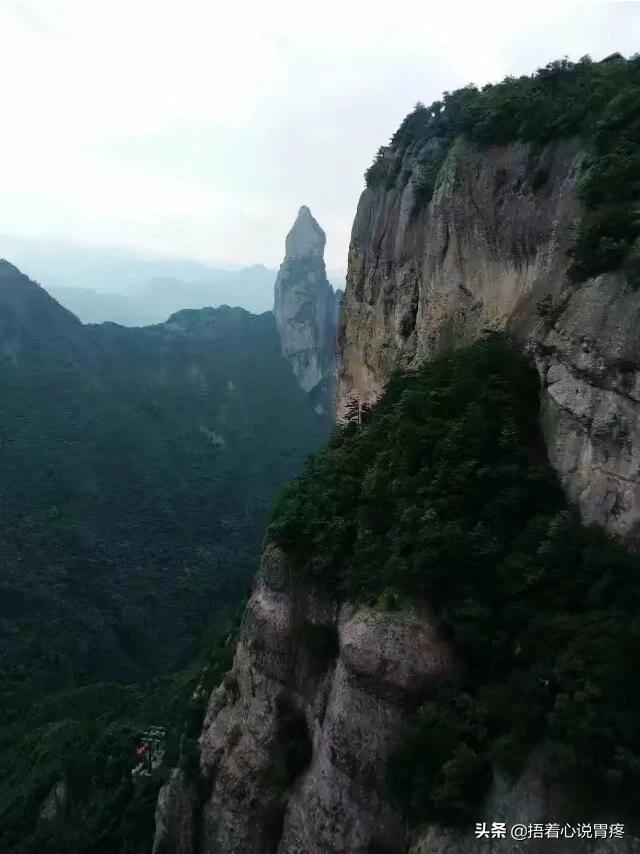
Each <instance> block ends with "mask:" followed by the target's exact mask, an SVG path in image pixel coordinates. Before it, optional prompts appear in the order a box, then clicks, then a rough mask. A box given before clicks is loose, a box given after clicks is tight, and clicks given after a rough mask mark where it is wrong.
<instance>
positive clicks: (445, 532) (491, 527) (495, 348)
mask: <svg viewBox="0 0 640 854" xmlns="http://www.w3.org/2000/svg"><path fill="white" fill-rule="evenodd" d="M362 422H363V423H361V424H358V423H357V422H356V421H352V422H350V423H348V424H347V425H345V426H343V427H341V428H339V429H338V430H337V432H336V433H335V435H334V437H333V438H332V440H331V442H330V444H329V447H328V448H327V450H326V451H325V452H324V453H322V454H319V455H317V456H316V457H315V458H314V459H312V460H311V462H310V463H309V465H308V466H307V469H306V471H305V472H304V474H303V475H302V477H300V478H299V479H298V480H297V481H296V482H295V483H294V484H292V485H291V486H289V487H288V488H287V489H286V490H285V492H284V494H283V495H282V497H281V499H280V501H279V504H278V506H277V509H276V512H275V515H274V518H273V521H272V523H271V525H270V527H269V529H268V536H269V537H270V538H271V539H272V540H274V541H275V542H276V543H278V544H279V545H280V546H282V547H283V548H285V549H286V550H288V551H289V552H290V553H291V554H293V555H294V556H295V557H296V560H295V566H296V567H297V569H296V571H297V572H298V573H299V574H300V576H301V577H303V578H305V579H306V580H308V581H310V582H313V583H315V584H318V585H321V586H325V587H328V588H330V589H331V590H334V591H338V595H339V596H341V597H343V598H348V599H351V600H360V601H365V602H369V603H372V604H376V605H380V604H382V606H383V607H386V608H393V607H410V606H411V605H412V604H415V603H416V602H421V601H424V602H427V603H429V604H430V605H431V606H433V607H435V608H436V609H437V610H438V613H439V622H440V630H441V631H442V633H443V635H444V636H446V637H450V638H451V639H452V641H453V643H454V644H455V647H456V648H457V650H458V654H459V656H460V658H461V660H462V661H464V662H465V664H466V668H465V673H464V675H462V676H460V677H459V678H457V679H456V680H455V681H454V682H453V683H452V684H448V685H445V686H443V688H442V690H441V692H440V694H439V695H438V696H437V697H433V698H429V699H428V700H427V701H426V702H425V704H424V705H423V706H422V707H421V708H420V709H419V710H418V712H417V713H416V715H415V718H414V720H413V722H412V723H411V725H410V726H409V728H408V730H407V732H406V734H405V737H404V738H403V739H402V741H401V743H400V744H399V745H398V748H397V750H396V752H395V754H394V756H393V757H392V759H391V762H390V764H389V786H390V790H391V792H392V793H393V795H394V797H395V798H397V800H398V801H399V802H400V803H401V804H402V805H403V807H404V808H405V809H406V810H407V813H408V814H409V816H410V817H411V818H412V819H420V818H424V817H427V816H428V817H436V818H438V819H440V820H442V821H446V822H463V821H465V820H467V819H469V818H470V817H472V816H473V815H474V814H477V812H476V813H474V807H475V806H476V805H477V803H478V801H479V800H480V799H481V798H482V796H483V794H484V792H485V789H486V784H487V783H488V780H489V775H488V769H489V767H490V765H491V764H496V765H498V766H499V767H501V768H503V769H504V770H506V771H509V772H517V771H518V770H519V769H520V768H521V767H522V763H523V761H524V760H525V758H526V756H527V755H528V754H529V753H530V751H531V749H532V748H533V747H534V746H535V745H537V744H539V743H540V742H545V743H547V744H548V745H549V750H550V751H551V755H552V756H553V763H552V764H553V768H554V772H555V773H556V774H557V775H558V776H559V777H560V778H561V779H562V780H563V782H564V783H565V785H571V786H572V787H576V788H577V789H579V792H577V793H576V803H578V802H588V801H589V799H590V798H591V797H594V798H595V796H596V795H597V802H598V804H599V806H600V807H602V806H603V803H606V802H609V803H611V804H613V805H614V806H615V808H616V814H618V813H619V812H621V811H623V810H626V811H627V813H628V815H629V816H632V815H633V813H634V810H635V803H634V801H633V793H634V792H635V791H636V789H637V786H638V785H640V723H639V722H640V688H638V685H639V684H640V683H639V681H638V675H639V673H640V645H639V644H638V642H637V641H638V636H639V633H640V621H639V620H638V616H637V615H638V613H639V612H640V559H638V558H637V557H635V556H630V555H629V554H627V553H626V551H625V550H623V549H622V548H621V547H620V546H618V545H617V544H616V543H615V542H613V541H611V540H610V539H609V538H608V537H607V536H606V535H605V534H604V533H603V532H602V531H600V530H590V529H585V528H583V527H582V526H581V525H580V523H579V521H578V519H577V518H576V515H575V514H574V513H573V512H572V511H571V510H570V509H568V508H567V506H566V502H565V499H564V496H563V493H562V491H561V489H560V487H559V485H558V482H557V478H556V476H555V473H554V472H553V471H552V469H551V467H550V465H549V463H548V461H547V458H546V453H545V448H544V443H543V440H542V437H541V434H540V429H539V399H538V378H537V374H536V372H535V370H534V368H533V367H532V366H530V365H529V363H528V362H527V360H526V359H525V357H524V356H522V355H521V354H519V353H518V352H517V350H516V349H515V348H513V347H512V346H511V345H510V343H509V342H508V341H507V340H505V339H503V338H502V337H500V336H490V337H489V338H487V339H485V340H483V341H482V342H480V343H477V344H476V345H474V346H472V347H470V348H468V349H466V350H462V351H457V352H454V353H451V354H449V355H446V356H443V357H441V358H439V359H437V360H435V361H433V362H430V363H428V364H426V365H425V366H424V367H423V368H422V369H421V370H420V371H419V372H416V373H413V374H408V375H401V376H397V377H395V378H394V379H393V380H392V381H391V383H390V386H389V389H388V391H387V393H386V394H385V396H384V397H383V399H382V400H381V401H380V403H379V404H378V405H377V406H376V407H375V408H374V409H373V410H371V411H369V412H367V413H366V417H363V418H362Z"/></svg>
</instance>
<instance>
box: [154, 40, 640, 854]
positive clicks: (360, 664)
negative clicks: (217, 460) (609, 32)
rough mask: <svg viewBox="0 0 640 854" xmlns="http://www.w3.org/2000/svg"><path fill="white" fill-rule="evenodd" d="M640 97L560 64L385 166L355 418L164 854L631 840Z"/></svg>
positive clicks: (189, 779)
mask: <svg viewBox="0 0 640 854" xmlns="http://www.w3.org/2000/svg"><path fill="white" fill-rule="evenodd" d="M639 96H640V59H639V58H638V57H634V58H632V59H630V60H625V59H623V58H622V57H620V56H619V55H613V56H612V57H609V58H608V59H607V60H606V61H604V62H602V63H593V62H591V60H589V59H588V58H584V59H583V60H581V61H580V62H579V63H575V64H573V63H570V62H568V61H567V60H562V61H559V62H556V63H551V64H550V65H548V66H546V67H545V68H543V69H539V70H538V71H537V72H536V73H535V74H533V75H531V76H530V77H522V78H518V79H514V78H507V79H506V80H505V81H503V82H502V83H500V84H496V85H489V86H487V87H485V88H484V89H482V90H478V89H476V88H475V87H473V86H469V87H466V88H464V89H461V90H457V91H455V92H449V93H446V94H445V95H444V97H443V100H442V101H437V102H435V103H434V104H432V105H431V106H429V107H426V106H424V105H422V104H419V105H417V107H416V109H415V110H414V111H413V112H412V113H410V114H409V115H408V116H407V118H406V119H405V120H404V121H403V123H402V125H401V126H400V128H399V129H398V131H397V132H396V134H394V136H393V138H392V140H391V142H390V144H389V145H388V146H384V147H383V148H381V149H380V151H379V153H378V155H377V157H376V159H375V161H374V163H373V164H372V166H371V168H370V169H369V170H368V171H367V174H366V182H367V187H366V189H365V190H364V192H363V194H362V196H361V198H360V202H359V205H358V211H357V213H356V219H355V223H354V228H353V232H352V241H351V246H350V250H349V267H348V273H347V285H346V292H345V295H344V298H343V301H342V309H341V315H340V324H339V333H338V377H339V397H338V401H339V414H340V416H341V420H342V423H341V425H340V426H339V427H338V429H337V430H336V431H335V433H334V435H333V436H332V438H331V440H330V441H329V443H328V445H327V447H326V449H325V450H324V451H323V452H322V453H320V454H318V455H316V456H315V457H314V458H313V459H312V460H311V461H310V462H309V464H308V465H307V467H306V469H305V471H304V473H303V475H302V476H301V477H300V478H299V479H298V480H297V481H296V482H295V483H294V484H293V485H292V486H291V487H289V488H287V489H286V490H285V491H284V493H283V495H282V496H281V498H280V501H279V502H278V505H277V508H276V510H275V513H274V515H273V518H272V522H271V524H270V525H269V527H268V529H267V536H266V538H265V550H264V553H263V558H262V564H261V569H260V571H259V573H258V576H257V580H256V585H255V589H254V591H253V593H252V595H251V598H250V599H249V602H248V603H247V607H246V611H245V616H244V620H243V624H242V628H241V631H240V633H239V637H238V642H237V646H236V650H235V656H234V661H233V665H232V667H231V670H230V671H229V673H227V674H226V675H225V677H224V679H223V680H222V681H221V682H220V684H219V685H218V687H217V688H216V689H215V690H214V691H213V692H212V694H211V696H210V698H209V702H208V705H207V709H206V713H203V717H202V728H201V734H200V738H199V747H200V752H199V757H198V762H197V763H194V766H193V767H192V768H191V769H189V770H188V771H186V770H185V769H183V768H177V769H175V770H174V772H172V774H171V777H170V779H169V780H168V781H166V782H165V784H164V785H163V788H162V790H161V793H160V796H159V799H158V804H157V813H156V832H155V841H154V847H153V851H154V854H194V852H196V851H198V852H200V854H214V852H219V851H224V852H225V854H250V853H252V852H255V853H256V854H257V852H269V851H273V852H278V854H293V852H301V851H304V852H306V854H326V852H332V854H343V853H344V854H347V852H349V854H374V852H378V854H380V852H384V854H408V852H410V854H426V852H429V854H445V852H446V854H462V852H465V854H468V852H472V854H474V853H475V852H478V854H479V852H482V851H485V850H488V847H491V849H492V850H493V849H494V848H495V850H500V849H501V847H502V846H503V845H504V846H505V847H508V848H509V849H511V848H512V847H513V846H515V847H513V850H518V851H537V850H541V848H542V845H543V842H539V841H538V838H539V837H538V835H537V834H539V833H540V832H542V833H543V835H544V834H546V836H547V838H546V839H544V844H545V845H546V844H547V839H549V838H554V834H555V832H557V845H558V850H561V851H567V852H569V851H575V852H578V851H585V850H589V851H592V852H597V854H605V852H615V854H626V852H632V851H635V850H637V849H638V846H639V845H640V840H639V836H638V833H639V828H638V822H637V807H636V804H635V799H636V793H637V791H638V789H639V788H640V775H639V772H638V769H639V768H640V731H639V730H638V726H637V721H638V720H639V719H640V695H639V694H638V691H637V689H636V686H637V684H638V675H639V674H640V659H639V657H638V644H637V613H638V607H640V581H639V579H640V559H639V558H638V555H637V514H638V512H639V511H638V506H639V505H638V465H637V446H638V441H639V438H638V437H639V436H640V430H639V427H640V425H639V423H638V395H637V387H638V376H639V375H640V373H639V359H638V355H639V354H638V349H637V348H638V336H637V328H638V311H639V308H640V303H639V296H638V294H639V291H638V290H637V288H638V269H639V268H638V238H639V237H640V223H638V219H637V195H638V186H639V181H640V172H639V171H638V163H639V160H638V139H640V126H639V124H638V122H639V121H640V118H639V117H640V113H639V112H638V104H640V97H639ZM311 234H312V245H315V246H317V247H319V246H320V245H321V239H320V238H319V236H318V235H317V233H316V232H315V231H314V232H311ZM316 254H317V250H316ZM587 816H588V817H589V821H588V822H586V823H585V818H586V817H587ZM494 821H495V822H501V823H503V824H504V829H505V837H506V838H505V841H504V842H502V841H501V839H500V836H499V826H494V827H493V830H494V831H495V830H496V827H497V832H498V835H497V836H496V840H495V842H494V841H493V839H489V841H487V839H486V838H482V830H483V823H484V824H486V830H487V833H488V834H489V835H491V832H492V823H493V822H494ZM593 822H595V823H593ZM478 823H479V825H478ZM514 826H517V827H518V829H520V828H523V829H524V836H523V837H522V839H521V840H520V841H516V842H515V843H512V842H511V841H507V839H508V836H509V833H510V830H511V828H512V827H514ZM474 827H475V829H476V833H474ZM478 827H479V828H480V834H478V832H477V831H478ZM528 828H530V830H529V829H528ZM603 828H605V830H604V833H605V836H606V838H604V837H603V835H602V832H603ZM596 830H597V834H596ZM587 839H589V840H590V841H589V842H586V841H585V840H587ZM552 844H554V843H552Z"/></svg>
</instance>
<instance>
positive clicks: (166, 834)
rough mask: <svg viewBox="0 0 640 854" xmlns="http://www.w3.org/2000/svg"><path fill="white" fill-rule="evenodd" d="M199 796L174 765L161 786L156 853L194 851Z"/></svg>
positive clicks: (157, 808)
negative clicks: (169, 775) (167, 778)
mask: <svg viewBox="0 0 640 854" xmlns="http://www.w3.org/2000/svg"><path fill="white" fill-rule="evenodd" d="M198 806H199V798H198V794H197V792H196V789H195V786H194V785H193V784H192V783H189V781H188V780H187V778H186V777H185V775H184V772H183V771H180V770H179V769H178V768H174V769H173V771H172V772H171V777H170V778H169V780H168V781H167V782H166V783H165V784H164V786H163V787H162V788H161V789H160V794H159V795H158V802H157V804H156V815H155V823H156V833H155V838H154V840H153V852H152V854H191V852H193V851H195V845H196V814H197V808H198Z"/></svg>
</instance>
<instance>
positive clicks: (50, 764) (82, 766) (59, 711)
mask: <svg viewBox="0 0 640 854" xmlns="http://www.w3.org/2000/svg"><path fill="white" fill-rule="evenodd" d="M236 624H237V617H234V618H232V619H229V620H227V621H226V622H225V621H224V620H222V619H220V621H219V623H218V624H217V626H216V631H215V633H210V635H213V636H211V637H209V638H208V639H207V640H206V641H205V643H203V647H202V651H201V652H200V653H199V654H198V655H197V656H196V657H195V658H194V661H193V662H192V663H191V665H190V666H189V668H188V669H186V670H184V671H182V672H180V673H176V674H173V675H169V676H164V677H159V678H157V679H154V680H152V681H151V682H150V683H149V684H147V685H145V686H143V687H138V686H132V685H114V684H106V683H98V684H91V685H87V686H86V687H84V688H78V689H72V690H68V691H63V692H59V693H58V694H56V695H54V696H53V697H49V698H43V699H42V700H40V701H39V702H37V703H35V704H34V706H33V707H32V709H30V711H29V712H28V714H27V715H26V717H25V719H24V720H22V721H21V722H20V723H19V724H14V725H13V726H11V727H6V728H4V729H2V730H0V753H1V754H2V757H3V764H2V769H1V770H0V815H1V816H2V830H0V841H1V842H2V850H3V851H15V852H16V854H40V852H42V851H47V852H49V851H64V852H65V854H100V852H103V854H112V852H114V851H119V852H123V854H127V852H138V851H140V850H141V846H143V848H144V850H146V849H147V848H148V846H149V841H150V840H151V839H152V838H153V828H154V825H153V815H154V810H155V804H156V799H157V795H158V791H159V789H160V786H161V785H162V783H163V782H165V780H166V779H167V777H168V773H169V768H170V767H171V766H172V765H176V764H178V765H180V767H182V768H185V769H187V770H192V760H193V757H192V755H191V753H190V752H189V751H191V750H192V747H193V743H195V739H194V737H193V734H194V730H195V728H196V727H197V728H198V729H199V728H200V726H201V724H202V717H203V714H204V701H203V698H204V697H207V698H208V696H209V693H210V691H211V689H212V688H213V687H214V686H215V685H216V684H218V682H219V681H220V679H221V678H222V675H223V673H224V671H225V670H226V669H227V668H228V667H229V665H230V662H231V654H232V651H233V643H232V638H231V636H230V635H229V633H230V632H232V631H233V627H234V625H236ZM158 722H162V724H163V725H164V726H165V728H166V731H167V737H166V744H165V757H164V761H163V763H162V767H161V768H159V769H158V770H157V771H154V773H153V774H152V775H151V776H150V777H140V778H137V779H135V780H134V779H133V778H132V776H131V769H132V768H133V767H134V766H135V764H136V762H137V760H136V756H135V748H136V747H137V746H138V744H139V742H140V736H141V734H142V732H143V731H144V730H145V729H146V728H147V727H149V726H152V725H155V724H157V723H158ZM58 781H64V782H65V784H66V787H67V791H68V805H67V808H66V810H64V811H63V814H62V815H60V816H58V817H57V819H56V820H54V821H51V822H49V821H40V822H38V821H37V816H38V813H39V811H40V809H41V807H42V804H43V801H44V799H45V798H46V797H47V795H48V793H49V791H50V790H51V788H52V786H53V785H54V784H55V783H56V782H58Z"/></svg>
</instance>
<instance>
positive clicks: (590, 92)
mask: <svg viewBox="0 0 640 854" xmlns="http://www.w3.org/2000/svg"><path fill="white" fill-rule="evenodd" d="M460 135H462V136H464V137H466V138H467V139H469V140H471V141H472V142H474V143H476V144H477V145H478V146H481V147H482V146H488V145H504V144H507V143H509V142H514V141H521V142H528V143H531V144H532V145H533V146H537V147H539V146H542V145H545V144H547V143H549V142H552V141H553V140H556V139H561V138H566V137H571V136H580V137H582V138H583V139H584V141H585V144H586V145H587V147H588V149H589V151H590V153H589V155H588V156H587V157H586V159H585V161H584V164H583V168H582V174H581V177H580V181H579V193H580V196H581V198H582V200H583V202H584V204H585V215H584V217H583V219H582V222H581V223H580V225H579V227H578V233H577V235H576V240H575V245H574V247H573V251H572V261H571V265H570V267H569V277H570V279H571V280H572V281H574V282H580V281H584V280H585V279H587V278H589V277H590V276H595V275H598V274H599V273H602V272H605V271H607V270H614V269H618V268H620V267H622V268H623V269H624V271H625V274H626V276H627V279H628V281H629V283H630V284H631V285H632V286H633V287H638V286H640V255H639V254H638V251H639V250H638V248H637V246H636V245H635V244H636V241H637V238H638V236H640V216H639V212H638V203H639V202H640V152H639V150H638V142H637V141H638V139H639V138H640V57H639V56H634V57H632V58H631V59H629V60H625V59H624V58H623V57H621V56H619V55H618V54H614V55H613V56H611V57H609V58H608V59H606V60H603V61H602V62H593V61H592V60H591V59H589V57H584V58H583V59H581V60H580V61H579V62H577V63H573V62H569V61H568V60H559V61H557V62H552V63H550V64H549V65H547V66H545V67H544V68H541V69H539V70H538V71H537V72H536V73H535V74H533V75H531V76H530V77H526V76H523V77H519V78H514V77H507V78H506V79H505V80H503V81H502V82H501V83H497V84H488V85H487V86H485V87H483V88H482V89H477V88H476V87H475V86H466V87H465V88H463V89H457V90H455V91H454V92H445V93H444V95H443V98H442V100H441V101H435V102H434V103H433V104H431V106H429V107H426V106H425V105H424V104H420V103H419V104H417V105H416V108H415V109H414V110H413V112H412V113H410V114H409V115H408V116H407V117H406V118H405V119H404V121H403V122H402V124H401V125H400V127H399V128H398V130H397V131H396V133H395V134H394V135H393V137H392V139H391V142H390V146H389V147H388V148H381V149H380V150H379V152H378V154H377V155H376V158H375V160H374V162H373V164H372V166H371V167H370V168H369V169H368V170H367V172H366V174H365V178H366V182H367V186H368V187H377V186H384V187H386V188H389V187H391V186H393V184H394V183H395V181H396V179H397V176H398V175H399V174H400V165H401V163H402V160H403V158H404V156H405V154H407V153H409V154H413V155H415V156H416V157H419V160H418V164H417V167H416V182H417V190H418V198H417V202H418V203H419V204H425V203H426V202H428V201H429V199H430V198H431V193H432V192H433V186H434V185H435V177H434V174H433V172H434V169H437V168H438V167H439V165H440V163H441V162H442V154H441V153H440V155H439V156H438V157H436V158H435V159H434V151H441V150H444V151H446V149H447V148H448V147H449V146H450V145H451V143H452V142H453V140H454V139H455V138H456V137H457V136H460ZM406 177H408V176H406ZM534 183H535V182H534ZM538 183H540V181H539V178H538ZM425 188H426V189H425Z"/></svg>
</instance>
